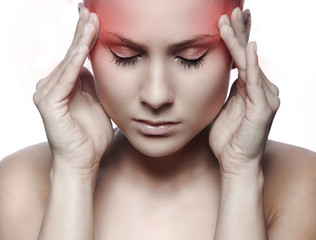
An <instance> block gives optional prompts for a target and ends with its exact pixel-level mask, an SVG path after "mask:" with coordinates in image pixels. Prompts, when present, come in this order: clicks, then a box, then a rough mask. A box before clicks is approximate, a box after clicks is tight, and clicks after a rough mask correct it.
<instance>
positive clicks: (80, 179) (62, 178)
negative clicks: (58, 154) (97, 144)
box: [50, 163, 98, 186]
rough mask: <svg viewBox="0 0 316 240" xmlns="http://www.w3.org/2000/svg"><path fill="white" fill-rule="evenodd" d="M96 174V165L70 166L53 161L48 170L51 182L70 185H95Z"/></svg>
mask: <svg viewBox="0 0 316 240" xmlns="http://www.w3.org/2000/svg"><path fill="white" fill-rule="evenodd" d="M97 175H98V167H96V168H87V169H80V168H70V167H66V166H61V165H58V164H56V163H53V166H52V169H51V171H50V181H51V182H61V183H64V184H70V185H74V186H75V185H78V186H80V185H85V186H95V182H96V178H97Z"/></svg>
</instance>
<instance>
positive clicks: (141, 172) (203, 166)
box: [118, 128, 218, 189]
mask: <svg viewBox="0 0 316 240" xmlns="http://www.w3.org/2000/svg"><path fill="white" fill-rule="evenodd" d="M208 136H209V129H208V128H206V129H204V130H203V131H202V132H200V133H199V134H198V135H197V136H196V137H195V138H194V139H192V140H191V141H190V142H189V143H188V144H187V145H186V146H184V147H183V148H182V149H181V150H179V151H177V152H175V153H173V154H171V155H168V156H164V157H159V158H153V157H149V156H146V155H144V154H142V153H140V152H139V151H137V150H136V149H135V148H134V147H133V146H132V145H131V144H130V143H129V142H128V140H127V139H126V138H125V136H124V135H123V134H122V133H120V136H119V138H121V141H120V142H121V143H123V144H122V145H123V146H124V151H120V153H119V155H120V156H119V159H120V161H119V162H120V164H118V166H119V169H120V172H122V173H125V174H126V175H128V177H130V178H131V179H130V181H132V182H134V183H135V182H138V183H140V184H144V183H145V184H146V187H147V188H148V187H149V188H151V187H153V188H154V189H157V188H159V187H163V186H168V187H170V186H173V187H175V188H179V187H181V186H184V185H185V186H187V185H188V183H194V182H195V181H194V180H201V179H203V178H205V177H206V178H208V179H209V176H211V175H212V173H214V169H216V170H217V169H218V162H217V160H216V158H215V157H214V155H213V153H212V151H211V149H210V147H209V144H208Z"/></svg>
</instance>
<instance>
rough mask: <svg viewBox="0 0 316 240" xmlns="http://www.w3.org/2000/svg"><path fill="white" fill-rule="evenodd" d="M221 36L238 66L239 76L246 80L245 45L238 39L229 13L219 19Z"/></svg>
mask: <svg viewBox="0 0 316 240" xmlns="http://www.w3.org/2000/svg"><path fill="white" fill-rule="evenodd" d="M218 26H219V31H220V36H221V38H222V39H223V41H224V43H225V45H226V47H227V49H228V51H229V53H230V55H231V56H232V59H233V61H234V63H235V65H236V67H237V68H238V71H239V77H240V78H241V80H242V81H245V80H246V56H245V47H244V46H243V45H242V44H241V43H240V41H239V40H238V38H237V36H236V34H235V31H234V30H233V28H232V26H231V23H230V20H229V18H228V16H227V15H223V16H221V18H220V19H219V23H218Z"/></svg>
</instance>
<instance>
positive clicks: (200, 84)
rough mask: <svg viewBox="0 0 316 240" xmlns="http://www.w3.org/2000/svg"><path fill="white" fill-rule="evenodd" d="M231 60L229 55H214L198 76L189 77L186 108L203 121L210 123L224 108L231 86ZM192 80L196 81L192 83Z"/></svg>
mask: <svg viewBox="0 0 316 240" xmlns="http://www.w3.org/2000/svg"><path fill="white" fill-rule="evenodd" d="M230 70H231V60H230V57H229V56H228V55H227V54H222V53H220V52H217V53H214V55H212V56H211V57H210V59H208V61H206V63H205V64H204V65H203V68H202V69H201V70H200V71H199V73H198V76H195V77H194V78H193V77H191V79H190V77H189V76H188V77H187V79H186V81H187V82H191V84H188V85H187V86H188V87H187V89H186V90H187V91H186V93H185V92H183V93H182V94H183V96H186V98H185V99H186V106H187V107H188V109H191V110H192V114H194V115H195V116H199V117H200V119H201V121H205V123H207V122H210V121H211V120H212V119H213V118H214V117H216V115H217V114H218V112H219V111H220V109H221V108H222V106H223V104H224V101H225V98H226V95H227V90H228V85H229V77H230ZM192 79H196V80H195V81H192Z"/></svg>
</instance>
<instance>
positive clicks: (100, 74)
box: [91, 47, 137, 120]
mask: <svg viewBox="0 0 316 240" xmlns="http://www.w3.org/2000/svg"><path fill="white" fill-rule="evenodd" d="M104 52H105V50H104V49H103V48H101V47H100V48H98V47H97V48H96V49H94V51H93V53H92V54H91V64H92V68H93V73H94V76H95V86H96V91H97V95H98V98H99V100H100V103H101V104H102V106H103V108H104V109H105V111H106V112H107V114H108V115H109V116H110V117H111V118H112V119H113V120H115V119H116V118H117V116H124V114H125V113H126V106H127V105H128V104H129V103H130V102H131V101H133V100H134V99H135V96H136V92H137V84H136V82H135V80H134V79H132V78H131V77H132V76H135V73H131V72H130V71H126V70H125V71H124V70H123V71H122V70H121V69H120V68H118V67H117V66H116V65H115V64H114V63H113V62H112V60H113V59H112V57H111V56H110V54H106V53H104ZM124 108H125V109H124Z"/></svg>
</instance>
